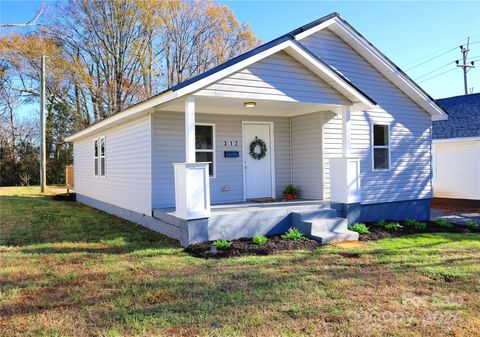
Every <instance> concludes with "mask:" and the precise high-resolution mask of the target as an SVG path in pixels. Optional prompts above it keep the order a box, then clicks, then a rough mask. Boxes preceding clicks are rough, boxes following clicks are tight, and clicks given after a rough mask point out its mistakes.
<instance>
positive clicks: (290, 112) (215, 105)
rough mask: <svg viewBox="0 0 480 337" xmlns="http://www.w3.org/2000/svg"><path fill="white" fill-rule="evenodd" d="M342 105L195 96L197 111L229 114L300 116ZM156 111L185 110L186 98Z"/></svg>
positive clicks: (173, 101)
mask: <svg viewBox="0 0 480 337" xmlns="http://www.w3.org/2000/svg"><path fill="white" fill-rule="evenodd" d="M250 101H253V102H255V103H256V107H254V108H245V107H244V106H243V103H244V102H250ZM341 108H342V106H341V105H332V104H319V103H304V102H293V101H283V100H258V99H248V98H245V99H243V98H226V97H209V96H196V97H195V111H196V113H210V114H229V115H263V116H286V117H290V116H298V115H302V114H308V113H312V112H321V111H331V112H334V113H340V112H341ZM155 110H156V111H178V112H182V113H183V112H184V111H185V100H184V99H183V98H178V99H175V100H172V101H170V102H168V103H165V104H162V105H160V106H158V107H157V108H156V109H155Z"/></svg>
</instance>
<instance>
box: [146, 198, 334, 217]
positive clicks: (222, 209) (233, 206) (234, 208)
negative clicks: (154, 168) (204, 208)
mask: <svg viewBox="0 0 480 337" xmlns="http://www.w3.org/2000/svg"><path fill="white" fill-rule="evenodd" d="M312 206H313V207H314V208H317V209H326V208H330V202H329V201H325V200H320V199H297V200H290V201H276V202H265V203H260V202H253V201H245V202H238V203H228V204H217V205H211V207H210V208H211V217H214V216H220V215H232V214H236V213H244V212H262V211H275V210H279V209H283V208H287V209H290V208H295V209H296V210H297V209H301V208H304V207H307V208H309V209H312ZM153 212H154V216H157V215H160V213H163V214H168V215H170V216H175V208H156V209H154V211H153Z"/></svg>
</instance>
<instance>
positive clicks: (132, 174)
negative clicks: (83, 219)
mask: <svg viewBox="0 0 480 337" xmlns="http://www.w3.org/2000/svg"><path fill="white" fill-rule="evenodd" d="M103 136H104V137H105V144H106V146H108V149H107V148H105V153H104V154H105V168H106V169H107V168H108V172H106V175H105V177H102V179H99V178H98V177H95V175H94V165H92V151H93V144H94V139H97V138H101V137H103ZM73 148H74V166H75V170H74V172H75V173H74V174H75V192H76V193H78V194H81V195H85V196H87V197H90V198H93V199H96V200H100V201H103V202H106V203H109V204H112V205H115V206H119V207H122V208H125V209H128V210H131V211H135V212H138V213H141V214H147V215H150V214H151V179H150V174H151V173H150V118H149V117H143V118H140V119H137V120H135V121H131V122H128V123H126V124H124V125H121V126H117V127H115V128H112V129H109V130H106V131H102V133H101V135H95V134H94V135H92V136H90V137H86V138H83V139H80V140H78V141H75V142H74V147H73ZM99 151H100V149H99ZM99 155H100V157H101V153H100V152H99ZM99 172H100V171H99Z"/></svg>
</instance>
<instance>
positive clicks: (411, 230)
mask: <svg viewBox="0 0 480 337" xmlns="http://www.w3.org/2000/svg"><path fill="white" fill-rule="evenodd" d="M392 222H394V223H399V224H400V226H401V227H398V228H397V229H395V230H389V229H386V228H385V224H388V223H392ZM418 223H424V224H426V226H425V228H423V226H421V225H419V224H418ZM418 223H416V224H415V223H414V222H413V221H408V220H407V221H393V220H392V221H388V220H386V221H382V222H366V223H365V225H367V227H369V231H368V233H364V234H360V238H359V240H360V241H371V240H380V239H385V238H395V237H399V236H403V235H409V234H421V233H480V227H476V228H474V227H473V226H468V225H465V224H454V223H452V227H449V226H445V224H442V223H438V222H435V221H422V222H418Z"/></svg>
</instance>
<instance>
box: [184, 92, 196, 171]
mask: <svg viewBox="0 0 480 337" xmlns="http://www.w3.org/2000/svg"><path fill="white" fill-rule="evenodd" d="M185 161H186V162H187V163H195V97H194V96H188V97H187V98H186V99H185Z"/></svg>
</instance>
